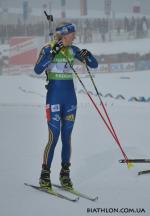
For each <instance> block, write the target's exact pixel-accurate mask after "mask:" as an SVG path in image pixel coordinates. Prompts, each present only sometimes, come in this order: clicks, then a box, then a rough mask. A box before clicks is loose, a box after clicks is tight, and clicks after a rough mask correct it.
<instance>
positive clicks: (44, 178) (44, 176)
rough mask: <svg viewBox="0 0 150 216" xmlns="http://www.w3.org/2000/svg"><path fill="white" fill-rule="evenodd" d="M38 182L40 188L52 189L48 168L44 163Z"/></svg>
mask: <svg viewBox="0 0 150 216" xmlns="http://www.w3.org/2000/svg"><path fill="white" fill-rule="evenodd" d="M39 184H40V187H41V188H45V189H52V185H51V180H50V170H49V168H48V167H47V166H46V165H45V164H43V165H42V171H41V176H40V179H39Z"/></svg>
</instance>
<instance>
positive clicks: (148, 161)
mask: <svg viewBox="0 0 150 216" xmlns="http://www.w3.org/2000/svg"><path fill="white" fill-rule="evenodd" d="M119 162H120V163H127V162H129V163H150V159H128V160H127V161H126V160H125V159H121V160H119Z"/></svg>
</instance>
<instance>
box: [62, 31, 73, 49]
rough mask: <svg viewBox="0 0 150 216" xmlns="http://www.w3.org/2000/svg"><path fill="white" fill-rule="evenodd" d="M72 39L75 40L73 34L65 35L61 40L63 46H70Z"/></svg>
mask: <svg viewBox="0 0 150 216" xmlns="http://www.w3.org/2000/svg"><path fill="white" fill-rule="evenodd" d="M74 39H75V32H72V33H70V34H67V35H65V36H64V37H63V39H62V41H63V44H64V46H69V45H72V43H73V41H74Z"/></svg>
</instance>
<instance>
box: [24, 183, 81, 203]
mask: <svg viewBox="0 0 150 216" xmlns="http://www.w3.org/2000/svg"><path fill="white" fill-rule="evenodd" d="M24 185H26V186H28V187H31V188H34V189H36V190H38V191H41V192H44V193H47V194H49V195H53V196H55V197H59V198H61V199H65V200H68V201H71V202H77V201H78V200H79V197H76V198H74V199H72V198H70V197H68V196H65V195H63V194H61V193H58V192H57V191H55V190H53V189H44V188H41V187H40V186H36V185H32V184H28V183H24Z"/></svg>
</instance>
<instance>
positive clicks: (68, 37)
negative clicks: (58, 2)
mask: <svg viewBox="0 0 150 216" xmlns="http://www.w3.org/2000/svg"><path fill="white" fill-rule="evenodd" d="M75 32H76V26H75V24H72V23H69V22H63V23H60V24H59V25H58V26H57V27H56V33H55V39H56V40H60V39H61V40H62V41H63V44H64V46H69V45H71V44H72V42H73V40H74V39H75Z"/></svg>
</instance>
